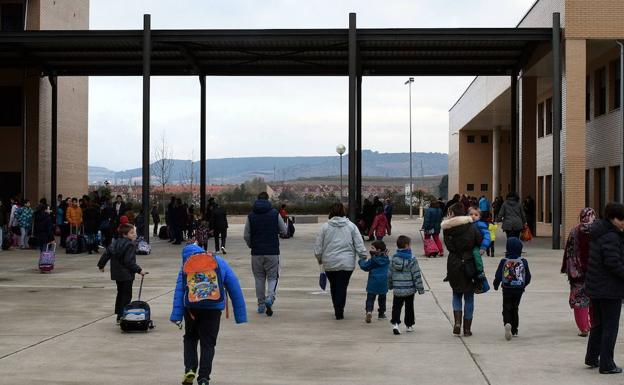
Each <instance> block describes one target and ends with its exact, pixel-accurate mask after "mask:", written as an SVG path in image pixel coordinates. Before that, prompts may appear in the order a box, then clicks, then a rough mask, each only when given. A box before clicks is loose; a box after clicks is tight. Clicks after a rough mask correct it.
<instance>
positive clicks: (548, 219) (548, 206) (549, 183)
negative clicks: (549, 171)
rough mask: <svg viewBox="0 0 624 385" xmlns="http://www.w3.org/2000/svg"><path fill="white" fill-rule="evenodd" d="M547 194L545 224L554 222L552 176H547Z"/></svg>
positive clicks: (545, 194)
mask: <svg viewBox="0 0 624 385" xmlns="http://www.w3.org/2000/svg"><path fill="white" fill-rule="evenodd" d="M545 187H546V192H545V193H544V196H545V198H546V199H545V203H544V213H545V216H546V217H545V218H544V222H545V223H551V222H552V201H553V199H552V198H553V196H552V175H546V186H545Z"/></svg>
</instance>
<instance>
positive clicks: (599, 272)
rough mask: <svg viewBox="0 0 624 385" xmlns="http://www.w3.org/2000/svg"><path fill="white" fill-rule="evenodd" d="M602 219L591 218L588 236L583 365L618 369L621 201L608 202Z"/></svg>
mask: <svg viewBox="0 0 624 385" xmlns="http://www.w3.org/2000/svg"><path fill="white" fill-rule="evenodd" d="M604 215H605V219H601V220H599V221H596V222H594V224H593V225H592V227H591V229H590V232H589V236H590V243H589V262H588V266H587V275H586V277H585V291H586V293H587V295H588V296H589V298H591V304H592V309H591V311H592V316H591V324H592V325H591V331H590V333H589V340H588V341H587V353H586V355H585V365H588V366H591V367H600V373H603V374H612V373H621V372H622V368H620V367H618V366H617V365H616V364H615V362H614V361H613V351H614V349H615V342H616V340H617V335H618V328H619V323H620V313H621V311H622V299H623V298H624V233H623V231H624V205H622V204H620V203H609V204H607V206H606V207H605V210H604Z"/></svg>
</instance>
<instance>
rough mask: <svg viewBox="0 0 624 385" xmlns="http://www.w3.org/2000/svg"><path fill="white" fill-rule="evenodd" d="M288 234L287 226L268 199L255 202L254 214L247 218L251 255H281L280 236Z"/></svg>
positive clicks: (247, 234)
mask: <svg viewBox="0 0 624 385" xmlns="http://www.w3.org/2000/svg"><path fill="white" fill-rule="evenodd" d="M286 233H287V229H286V225H285V224H284V221H283V220H282V219H281V218H280V216H279V213H278V212H277V210H275V209H274V208H273V206H271V202H269V201H268V200H266V199H258V200H257V201H256V202H254V205H253V209H252V212H251V214H249V215H248V216H247V222H246V223H245V233H244V238H245V242H247V246H249V248H250V249H251V255H279V253H280V249H279V245H280V243H279V234H283V235H286Z"/></svg>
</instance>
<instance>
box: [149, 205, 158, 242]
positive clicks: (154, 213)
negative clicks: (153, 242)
mask: <svg viewBox="0 0 624 385" xmlns="http://www.w3.org/2000/svg"><path fill="white" fill-rule="evenodd" d="M150 215H151V216H152V222H153V223H154V236H155V237H157V236H158V224H160V213H159V212H158V205H153V206H152V211H151V212H150Z"/></svg>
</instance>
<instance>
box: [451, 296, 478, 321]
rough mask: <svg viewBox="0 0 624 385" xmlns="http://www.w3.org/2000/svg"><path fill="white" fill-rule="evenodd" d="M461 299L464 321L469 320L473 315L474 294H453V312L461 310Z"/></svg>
mask: <svg viewBox="0 0 624 385" xmlns="http://www.w3.org/2000/svg"><path fill="white" fill-rule="evenodd" d="M462 297H463V299H464V319H468V320H471V319H472V313H474V293H472V292H470V293H456V292H453V311H461V310H462Z"/></svg>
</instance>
